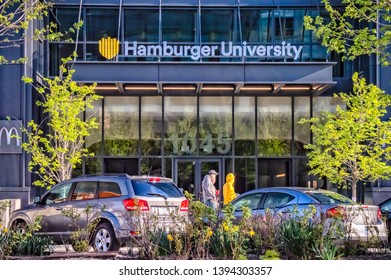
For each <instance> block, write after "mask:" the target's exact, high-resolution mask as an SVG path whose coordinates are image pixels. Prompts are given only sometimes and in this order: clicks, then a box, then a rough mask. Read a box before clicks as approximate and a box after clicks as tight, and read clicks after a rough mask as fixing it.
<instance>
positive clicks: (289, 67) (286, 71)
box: [245, 63, 333, 84]
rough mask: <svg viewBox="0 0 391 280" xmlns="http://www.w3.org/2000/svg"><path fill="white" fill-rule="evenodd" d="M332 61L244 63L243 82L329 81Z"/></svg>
mask: <svg viewBox="0 0 391 280" xmlns="http://www.w3.org/2000/svg"><path fill="white" fill-rule="evenodd" d="M332 67H333V63H324V64H310V63H302V64H301V63H292V64H286V63H285V64H284V63H281V64H277V65H275V64H254V65H246V75H245V83H298V84H307V83H330V82H331V81H332V74H333V73H332Z"/></svg>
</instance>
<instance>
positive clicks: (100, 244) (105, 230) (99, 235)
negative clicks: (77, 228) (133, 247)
mask: <svg viewBox="0 0 391 280" xmlns="http://www.w3.org/2000/svg"><path fill="white" fill-rule="evenodd" d="M92 242H93V246H94V249H95V251H98V252H107V251H118V250H119V244H118V241H117V239H116V237H115V234H114V230H113V227H112V226H111V224H110V223H107V222H105V223H101V224H99V225H98V226H97V227H96V229H95V232H94V238H93V239H92Z"/></svg>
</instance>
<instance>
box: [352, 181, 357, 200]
mask: <svg viewBox="0 0 391 280" xmlns="http://www.w3.org/2000/svg"><path fill="white" fill-rule="evenodd" d="M352 200H353V201H354V202H357V182H356V181H353V182H352Z"/></svg>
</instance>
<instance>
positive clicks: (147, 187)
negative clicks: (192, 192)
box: [132, 181, 183, 197]
mask: <svg viewBox="0 0 391 280" xmlns="http://www.w3.org/2000/svg"><path fill="white" fill-rule="evenodd" d="M132 185H133V189H134V193H135V195H139V196H157V195H161V196H163V197H182V196H183V194H182V192H181V191H180V190H179V189H178V188H177V187H176V186H175V185H174V184H173V183H171V182H146V181H133V182H132Z"/></svg>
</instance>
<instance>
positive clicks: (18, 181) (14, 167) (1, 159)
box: [0, 154, 22, 187]
mask: <svg viewBox="0 0 391 280" xmlns="http://www.w3.org/2000/svg"><path fill="white" fill-rule="evenodd" d="M21 158H22V155H6V154H0V164H1V176H0V187H20V186H21V185H22V174H21V173H20V168H19V166H20V164H21Z"/></svg>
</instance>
